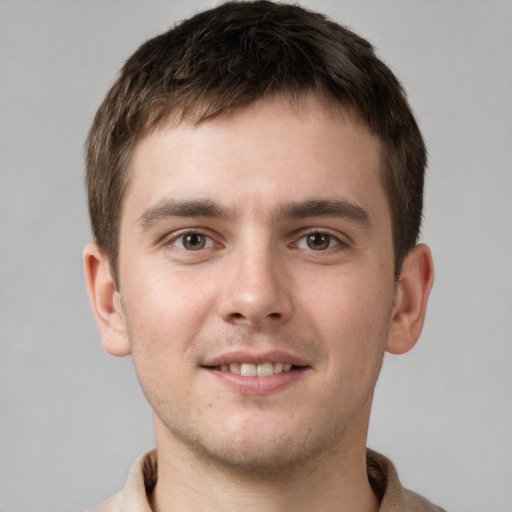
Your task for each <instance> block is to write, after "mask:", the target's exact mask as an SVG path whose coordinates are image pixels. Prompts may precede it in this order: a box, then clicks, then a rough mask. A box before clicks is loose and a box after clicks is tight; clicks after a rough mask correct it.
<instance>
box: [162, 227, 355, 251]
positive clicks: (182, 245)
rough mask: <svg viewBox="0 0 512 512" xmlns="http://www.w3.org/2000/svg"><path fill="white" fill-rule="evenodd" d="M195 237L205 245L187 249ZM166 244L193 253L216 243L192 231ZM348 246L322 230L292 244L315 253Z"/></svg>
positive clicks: (169, 240) (305, 235)
mask: <svg viewBox="0 0 512 512" xmlns="http://www.w3.org/2000/svg"><path fill="white" fill-rule="evenodd" d="M194 236H195V237H198V238H199V239H201V238H202V239H203V242H204V243H203V245H201V243H200V240H199V247H197V248H195V249H194V248H190V247H187V241H186V239H187V237H194ZM318 236H320V237H323V240H322V239H320V240H319V243H318V244H316V243H315V241H314V239H313V237H318ZM308 237H311V238H310V239H309V240H308ZM189 241H190V240H189ZM192 241H193V240H192ZM310 241H311V242H313V244H315V245H317V247H313V246H311V245H310V243H309V242H310ZM323 242H324V243H325V242H326V244H327V245H326V246H325V247H321V245H322V243H323ZM166 244H167V245H171V246H174V247H177V248H178V249H180V250H183V251H186V252H191V253H193V252H200V251H202V250H205V249H210V248H212V247H213V246H214V244H215V241H214V240H213V238H212V237H211V236H209V235H207V234H205V233H204V232H202V231H199V230H190V231H185V232H181V233H179V234H176V235H174V236H173V237H172V238H170V239H168V240H167V241H166ZM347 246H348V244H347V243H346V242H344V241H343V240H341V239H340V238H339V237H337V236H335V235H333V234H332V233H329V232H326V231H321V230H315V231H309V232H307V233H303V234H302V235H301V236H300V237H299V238H298V240H297V241H296V242H294V243H292V244H291V247H295V248H298V249H302V250H311V251H315V252H324V251H328V250H330V249H334V248H336V247H338V248H340V249H342V248H344V247H347Z"/></svg>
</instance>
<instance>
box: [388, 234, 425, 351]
mask: <svg viewBox="0 0 512 512" xmlns="http://www.w3.org/2000/svg"><path fill="white" fill-rule="evenodd" d="M433 283H434V264H433V262H432V254H431V253H430V249H429V248H428V246H427V245H425V244H418V245H416V247H414V248H413V249H412V250H411V251H410V252H409V254H408V255H407V256H406V258H405V260H404V263H403V265H402V271H401V273H400V278H399V281H398V284H397V289H396V295H395V304H394V306H393V316H392V319H391V328H390V331H389V336H388V342H387V346H386V350H387V351H388V352H390V353H392V354H403V353H405V352H407V351H408V350H410V349H411V348H412V347H413V346H414V344H415V343H416V341H417V340H418V338H419V336H420V333H421V330H422V328H423V322H424V320H425V312H426V310H427V301H428V296H429V294H430V290H431V288H432V284H433Z"/></svg>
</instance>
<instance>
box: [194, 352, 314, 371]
mask: <svg viewBox="0 0 512 512" xmlns="http://www.w3.org/2000/svg"><path fill="white" fill-rule="evenodd" d="M231 363H252V364H261V363H290V364H292V365H293V366H308V363H307V362H306V361H304V360H303V359H301V358H300V357H298V356H295V355H293V354H290V353H288V352H285V351H282V350H272V351H267V352H259V353H255V352H247V351H246V350H244V351H242V350H240V351H231V352H227V353H224V354H221V355H218V356H213V357H210V358H207V359H205V361H204V363H203V365H202V366H208V367H216V366H222V365H229V364H231Z"/></svg>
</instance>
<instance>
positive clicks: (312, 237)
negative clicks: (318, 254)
mask: <svg viewBox="0 0 512 512" xmlns="http://www.w3.org/2000/svg"><path fill="white" fill-rule="evenodd" d="M340 244H341V242H340V240H339V238H337V237H335V236H334V235H330V234H329V233H325V232H323V231H312V232H310V233H308V234H307V235H304V236H303V237H302V238H301V239H300V240H299V241H298V242H297V243H296V247H298V248H299V249H309V250H313V251H325V250H327V249H332V248H333V247H336V246H338V245H340Z"/></svg>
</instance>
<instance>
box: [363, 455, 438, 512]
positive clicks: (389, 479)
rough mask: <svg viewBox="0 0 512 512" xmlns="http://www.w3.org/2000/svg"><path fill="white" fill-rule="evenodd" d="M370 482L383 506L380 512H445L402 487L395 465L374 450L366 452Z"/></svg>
mask: <svg viewBox="0 0 512 512" xmlns="http://www.w3.org/2000/svg"><path fill="white" fill-rule="evenodd" d="M366 469H367V473H368V480H369V481H370V484H371V486H372V488H373V490H374V492H375V494H377V496H378V497H379V499H380V501H381V504H380V509H379V512H445V511H444V510H443V509H442V508H439V507H438V506H436V505H434V504H433V503H431V502H430V501H428V500H427V499H426V498H424V497H423V496H420V495H419V494H417V493H415V492H413V491H410V490H409V489H406V488H404V487H403V486H402V484H401V483H400V480H399V478H398V473H397V471H396V469H395V466H394V465H393V463H392V462H391V461H390V460H389V459H388V458H386V457H384V456H383V455H380V454H379V453H377V452H374V451H372V450H369V449H368V450H367V452H366Z"/></svg>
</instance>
